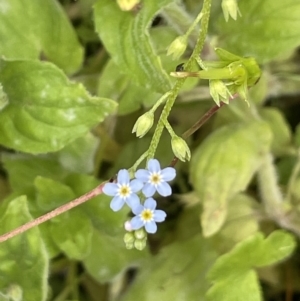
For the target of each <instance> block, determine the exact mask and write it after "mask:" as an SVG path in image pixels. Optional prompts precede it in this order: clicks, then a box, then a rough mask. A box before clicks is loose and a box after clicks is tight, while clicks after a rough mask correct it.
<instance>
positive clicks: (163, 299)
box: [122, 235, 221, 301]
mask: <svg viewBox="0 0 300 301" xmlns="http://www.w3.org/2000/svg"><path fill="white" fill-rule="evenodd" d="M215 257H216V254H215V253H214V251H213V249H212V248H211V247H210V245H209V244H208V242H207V241H206V240H204V239H203V238H202V237H201V236H200V235H197V236H194V237H193V238H192V239H189V240H187V241H183V242H177V243H174V244H172V245H169V246H168V247H166V248H164V249H163V250H162V251H161V252H160V253H159V254H158V255H157V256H155V257H150V258H149V259H148V260H147V261H146V262H145V264H144V266H143V268H142V269H141V271H140V273H139V274H138V275H137V278H136V279H135V281H134V283H133V284H132V285H131V287H130V288H129V290H128V292H127V293H126V295H125V297H124V298H123V299H122V301H129V300H143V301H150V300H151V301H152V300H160V301H170V300H172V301H182V300H204V294H205V292H206V290H207V288H208V282H207V281H206V279H205V276H206V273H207V269H208V268H209V267H210V266H211V264H212V262H213V261H214V260H215ZM220 300H221V299H220Z"/></svg>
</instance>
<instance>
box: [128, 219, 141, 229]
mask: <svg viewBox="0 0 300 301" xmlns="http://www.w3.org/2000/svg"><path fill="white" fill-rule="evenodd" d="M130 223H131V228H132V229H133V230H137V229H140V228H142V227H143V226H144V223H143V221H142V220H141V218H140V217H138V216H135V217H133V218H132V219H131V221H130Z"/></svg>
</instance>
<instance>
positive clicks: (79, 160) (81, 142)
mask: <svg viewBox="0 0 300 301" xmlns="http://www.w3.org/2000/svg"><path fill="white" fill-rule="evenodd" d="M98 146H99V139H98V138H97V137H95V136H93V135H92V134H91V133H90V132H88V133H87V134H86V135H85V136H83V137H79V138H78V139H76V140H75V141H73V142H72V143H70V144H68V145H67V146H65V147H64V148H63V149H62V150H60V151H59V152H58V153H57V156H58V160H59V162H60V164H61V166H63V167H64V168H65V169H66V170H69V171H71V172H78V173H91V172H93V170H94V160H95V153H96V150H97V148H98Z"/></svg>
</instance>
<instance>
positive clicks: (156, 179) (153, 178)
mask: <svg viewBox="0 0 300 301" xmlns="http://www.w3.org/2000/svg"><path fill="white" fill-rule="evenodd" d="M160 182H161V175H160V174H159V173H152V174H151V176H150V183H152V184H153V185H158V184H159V183H160Z"/></svg>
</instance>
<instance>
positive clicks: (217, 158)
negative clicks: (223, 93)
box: [191, 121, 271, 236]
mask: <svg viewBox="0 0 300 301" xmlns="http://www.w3.org/2000/svg"><path fill="white" fill-rule="evenodd" d="M270 142H271V132H270V129H269V127H268V125H267V124H266V123H265V122H261V121H255V122H251V123H248V124H231V125H228V126H225V127H223V128H221V129H219V130H217V131H215V132H214V133H213V134H211V135H210V136H209V137H208V138H207V139H206V140H205V141H204V142H203V144H202V145H200V147H199V148H198V149H197V150H196V152H195V153H194V157H193V159H192V164H191V181H192V184H193V185H194V187H195V190H196V191H197V193H198V195H199V197H200V200H201V202H202V203H203V213H202V216H201V224H202V228H203V234H204V236H211V235H213V234H215V233H216V232H217V231H218V230H219V229H220V227H221V226H222V225H223V223H224V221H225V219H226V215H227V202H228V200H229V199H230V198H231V197H233V196H234V195H235V194H236V193H238V192H240V191H243V190H244V189H245V188H246V187H247V185H248V183H249V181H250V180H251V178H252V176H253V174H254V173H255V171H256V170H257V168H258V167H259V165H260V157H261V155H262V154H263V153H265V152H266V151H267V150H268V149H269V147H270Z"/></svg>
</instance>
